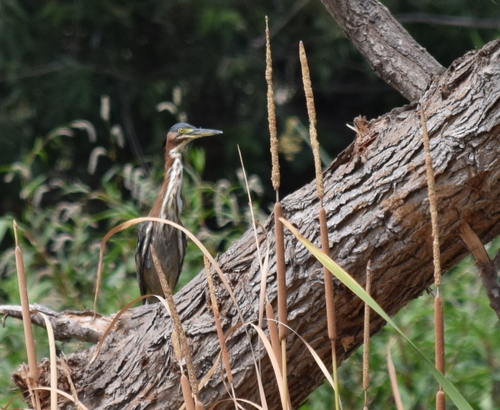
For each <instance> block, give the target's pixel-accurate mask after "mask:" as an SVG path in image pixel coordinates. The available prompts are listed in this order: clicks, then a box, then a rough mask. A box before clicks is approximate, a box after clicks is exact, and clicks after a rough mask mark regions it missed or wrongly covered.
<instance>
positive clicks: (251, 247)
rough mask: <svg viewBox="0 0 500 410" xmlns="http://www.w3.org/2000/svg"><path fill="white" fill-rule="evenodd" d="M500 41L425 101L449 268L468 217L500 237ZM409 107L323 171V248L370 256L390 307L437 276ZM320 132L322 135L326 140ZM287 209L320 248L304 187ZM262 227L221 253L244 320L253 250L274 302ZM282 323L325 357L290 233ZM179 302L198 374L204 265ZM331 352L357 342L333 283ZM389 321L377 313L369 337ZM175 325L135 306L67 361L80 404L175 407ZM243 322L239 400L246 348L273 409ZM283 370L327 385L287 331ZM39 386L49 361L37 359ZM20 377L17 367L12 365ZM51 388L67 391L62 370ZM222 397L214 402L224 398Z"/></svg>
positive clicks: (236, 369)
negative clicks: (100, 339)
mask: <svg viewBox="0 0 500 410" xmlns="http://www.w3.org/2000/svg"><path fill="white" fill-rule="evenodd" d="M499 103H500V41H494V42H492V43H489V44H487V45H486V46H485V47H484V48H483V49H481V50H479V51H476V52H471V53H468V54H466V55H465V56H464V57H462V58H460V59H459V60H457V61H456V62H454V63H453V64H452V66H451V67H450V68H449V69H448V70H447V71H446V72H445V73H443V74H442V75H441V76H439V77H435V78H434V80H433V81H432V82H431V83H430V84H429V88H428V90H427V91H426V92H425V93H424V94H423V95H422V97H421V99H420V104H421V105H422V106H423V109H424V112H425V114H426V116H427V128H428V132H429V136H430V144H431V151H432V158H433V164H434V169H435V174H436V189H437V198H438V212H439V218H440V220H439V222H440V232H441V238H440V240H441V257H442V260H441V263H442V266H443V268H444V269H449V268H450V267H452V266H454V265H455V264H457V263H458V262H459V261H460V260H461V259H462V258H463V257H464V256H465V255H466V253H467V249H466V248H465V247H464V245H463V244H462V242H461V240H460V232H459V227H460V224H461V223H462V222H467V223H468V224H469V225H470V226H471V228H472V229H473V230H474V231H475V232H476V233H477V235H478V236H479V238H481V240H482V241H483V242H488V241H490V240H491V239H493V238H495V237H496V236H498V235H499V234H500V212H499V211H500V205H499V204H500V183H499V179H500V156H499V155H498V151H499V146H500V145H499V133H500V104H499ZM417 108H418V107H417V105H416V104H413V105H409V106H405V107H402V108H398V109H395V110H393V111H391V112H390V113H388V114H386V115H384V116H382V117H380V118H378V119H375V120H373V121H369V122H368V121H364V120H363V119H358V121H356V122H355V124H356V125H357V130H358V135H357V137H356V141H355V142H354V144H353V145H352V146H351V147H349V148H348V149H347V150H346V151H345V152H344V153H343V154H341V156H340V157H339V158H337V160H336V161H334V162H333V163H332V165H331V166H330V167H329V168H328V169H327V170H326V171H325V172H324V177H325V199H324V206H325V209H326V212H327V217H328V231H329V244H330V256H331V257H332V258H333V259H334V260H335V261H336V262H337V263H338V264H339V265H341V266H342V267H343V268H344V269H346V270H347V271H348V272H349V273H350V274H351V275H352V276H354V277H355V278H356V279H357V280H358V281H359V282H360V283H362V284H363V283H364V275H365V268H366V264H367V262H368V261H371V263H372V294H373V296H374V298H375V300H377V301H378V303H379V304H381V305H382V307H383V308H384V309H385V310H386V311H387V312H388V313H389V314H391V315H392V314H394V313H396V312H397V311H398V310H399V309H400V308H401V307H403V306H404V305H405V304H407V303H408V302H409V301H410V300H412V299H414V298H416V297H417V296H419V295H420V294H421V293H422V292H423V291H424V290H425V289H426V288H427V287H428V286H429V285H430V284H431V283H432V278H433V264H432V238H431V224H430V215H429V206H428V200H427V182H426V176H425V165H424V162H425V160H424V157H425V155H424V152H423V144H422V138H421V126H420V119H419V114H418V109H417ZM323 138H325V137H324V136H323ZM282 205H283V211H284V216H285V218H287V219H288V220H289V221H290V222H291V223H293V224H294V225H295V226H297V227H298V229H299V230H300V232H301V233H302V234H303V235H304V236H306V237H307V238H308V239H310V240H311V241H313V242H314V243H315V244H316V245H317V246H319V245H320V238H319V227H318V221H317V216H316V215H318V201H317V196H316V192H315V185H314V184H313V183H310V184H308V185H306V186H305V187H303V188H302V189H300V190H298V191H297V192H295V193H293V194H292V195H289V196H288V197H286V198H285V199H284V200H283V201H282ZM264 229H265V231H264V230H263V229H261V228H259V229H258V232H257V236H258V244H256V243H255V240H254V234H253V233H252V232H251V231H248V232H247V233H246V234H245V235H243V237H242V238H241V239H239V240H238V241H236V242H235V243H234V244H233V245H232V246H231V247H230V249H229V250H228V251H227V252H226V253H224V254H223V255H221V257H220V258H218V263H219V265H220V267H221V269H222V271H223V272H224V274H225V275H226V278H227V280H228V281H229V283H230V284H231V286H232V287H233V290H234V294H235V296H236V299H237V302H238V305H239V308H240V309H241V312H242V314H243V317H244V320H245V321H246V322H255V321H256V320H257V318H258V306H259V303H258V300H259V290H260V278H261V271H260V264H259V261H258V257H257V246H260V249H261V252H262V254H263V255H265V254H266V252H267V251H269V267H268V271H269V273H270V274H269V276H268V278H267V289H268V294H267V295H268V299H269V300H270V301H271V303H272V304H273V306H275V305H276V278H275V275H274V273H275V255H274V234H273V224H272V217H271V218H270V219H269V220H268V221H267V223H266V224H265V226H264ZM285 252H286V255H285V258H286V264H287V271H286V275H287V286H288V292H289V293H288V312H289V325H290V326H291V327H292V328H293V329H294V330H295V331H296V332H297V333H298V334H300V335H301V336H302V337H304V338H305V339H306V340H307V341H308V342H309V343H310V344H311V346H312V347H313V348H314V349H315V350H316V351H317V353H318V354H319V355H320V357H321V358H322V359H323V360H324V361H325V363H328V362H329V356H330V351H329V349H330V345H329V343H328V336H327V331H326V316H325V300H324V290H323V289H324V288H323V274H322V267H321V266H320V265H319V263H318V262H317V261H316V260H315V259H314V258H313V257H312V256H311V255H310V254H309V253H308V252H307V251H306V250H305V248H304V247H303V246H302V245H301V244H300V243H298V242H297V240H296V239H295V237H294V236H293V235H291V234H290V232H286V233H285ZM216 290H217V291H216V294H217V297H218V301H219V309H220V312H221V321H222V325H223V328H224V331H228V330H229V329H230V328H232V327H233V326H235V325H236V324H237V323H239V319H238V317H237V314H236V309H235V306H234V305H233V303H232V301H231V300H230V298H229V296H228V293H227V291H226V290H225V289H224V288H223V287H222V286H221V284H220V283H216ZM175 300H176V303H177V306H178V309H179V313H180V316H181V319H182V323H183V325H184V329H185V331H186V334H187V337H188V339H189V344H190V346H191V351H192V355H193V359H194V363H195V367H196V372H197V374H196V376H197V378H198V380H201V379H202V378H203V376H204V375H206V374H207V372H208V371H209V369H210V368H211V367H212V366H213V364H214V363H215V361H216V358H217V356H218V355H219V353H220V343H219V340H218V338H217V333H216V329H215V325H214V320H213V315H212V310H211V308H210V306H209V302H208V301H209V295H208V290H207V283H206V277H205V274H204V273H203V272H202V273H200V274H199V275H198V276H197V277H196V278H195V279H194V280H193V281H191V282H190V283H189V284H188V285H186V286H185V287H184V288H183V289H182V290H181V291H180V292H179V293H178V294H177V295H176V296H175ZM336 310H337V317H338V324H337V328H338V329H337V333H338V341H337V354H338V356H339V360H340V361H342V360H345V359H346V358H347V357H348V356H349V355H350V354H352V353H353V352H354V351H355V350H356V349H357V347H358V346H359V345H360V344H361V343H362V327H363V304H362V302H361V301H360V300H359V299H358V298H357V297H355V296H353V294H352V293H351V292H350V291H348V290H346V289H345V288H344V287H343V286H340V285H338V284H337V300H336ZM383 325H384V323H383V321H382V320H381V319H380V318H379V317H373V319H372V323H371V332H372V334H374V333H376V332H378V331H379V330H380V329H381V328H382V326H383ZM171 333H172V321H171V320H170V318H169V317H168V315H167V313H166V312H165V309H164V308H163V307H162V306H161V305H159V304H157V305H152V306H151V305H149V306H142V307H138V308H134V309H131V310H130V311H129V312H127V313H126V314H125V315H124V316H123V317H122V318H121V319H120V321H119V324H118V326H117V327H116V329H115V330H114V331H113V332H112V333H111V334H110V335H109V336H108V337H107V339H106V341H105V343H104V347H103V349H102V351H101V352H100V354H99V356H98V357H97V359H96V360H95V361H94V362H92V363H89V362H90V358H91V356H92V354H93V352H94V349H95V348H91V349H88V350H85V351H81V352H77V353H74V354H71V355H70V356H68V357H67V363H68V366H69V369H70V373H71V378H72V381H73V383H74V384H75V387H76V391H77V393H78V397H79V398H80V400H81V401H82V402H83V403H84V404H85V405H87V406H88V407H89V408H92V409H142V408H148V409H166V408H169V409H175V408H180V407H181V405H182V404H183V398H182V394H181V391H180V387H179V386H180V381H179V379H180V371H179V367H178V365H177V363H176V360H175V358H174V355H173V349H172V344H171V339H170V335H171ZM249 334H250V338H248V337H247V334H246V333H245V331H244V327H242V328H240V329H237V330H236V331H234V333H232V334H231V335H230V336H229V337H228V339H227V346H228V352H229V357H230V363H231V369H232V374H233V377H234V388H235V393H236V396H237V397H239V398H244V399H248V400H253V401H256V402H259V393H258V388H257V379H256V375H255V368H254V357H253V354H252V352H256V353H257V355H258V357H262V358H263V361H262V375H263V383H264V390H265V392H266V396H267V400H268V405H269V407H270V408H278V407H279V405H280V404H279V403H280V398H279V394H278V390H277V383H276V380H275V378H274V375H273V372H272V369H271V366H270V362H269V360H267V359H266V355H265V353H264V352H263V351H262V350H261V351H258V350H257V349H258V344H257V336H256V333H255V332H254V331H252V330H251V329H249ZM287 342H288V343H287V346H288V358H289V362H288V375H289V391H290V397H291V402H292V405H293V406H294V407H296V406H297V405H298V403H300V402H301V401H302V400H303V399H304V398H305V397H307V395H308V394H309V393H310V392H311V391H312V390H313V389H314V388H315V387H317V386H318V385H319V384H321V382H322V379H323V377H322V374H321V372H320V370H319V368H318V366H317V365H316V364H314V362H313V361H312V360H311V359H310V356H309V353H308V352H307V350H306V348H305V347H304V346H303V345H302V343H301V342H299V341H298V339H297V337H296V336H294V334H290V335H289V336H288V340H287ZM40 371H41V376H40V383H41V384H43V385H47V384H48V383H47V380H48V377H49V376H48V364H47V362H42V363H41V364H40ZM16 382H17V383H18V385H19V386H21V387H25V386H26V383H25V382H26V374H25V373H24V372H19V373H18V374H17V375H16ZM60 387H61V388H64V389H65V390H66V391H69V388H68V382H67V380H66V378H65V376H63V375H62V373H61V375H60ZM228 397H229V396H228V393H227V391H226V388H225V386H224V383H223V381H222V378H221V375H220V372H219V371H217V372H215V373H214V374H213V376H212V377H211V378H210V380H209V381H208V383H207V384H206V385H205V386H204V387H203V388H202V389H201V391H200V398H201V400H202V402H203V403H204V405H205V407H208V406H209V405H212V404H214V403H215V402H217V401H219V400H222V399H225V398H228ZM229 406H233V405H232V404H231V403H228V404H222V405H220V407H218V408H228V407H229Z"/></svg>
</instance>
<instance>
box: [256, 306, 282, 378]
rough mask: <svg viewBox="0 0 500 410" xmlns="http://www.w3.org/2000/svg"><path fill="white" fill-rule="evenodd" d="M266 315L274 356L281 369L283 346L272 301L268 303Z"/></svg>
mask: <svg viewBox="0 0 500 410" xmlns="http://www.w3.org/2000/svg"><path fill="white" fill-rule="evenodd" d="M266 317H267V327H268V329H269V339H271V346H272V347H273V351H274V356H275V357H276V360H278V365H279V367H280V369H282V368H283V366H282V364H281V347H280V338H279V335H278V327H277V326H276V319H275V317H274V309H273V305H271V302H269V301H267V303H266ZM261 327H262V326H261Z"/></svg>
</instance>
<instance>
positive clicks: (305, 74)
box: [299, 41, 324, 200]
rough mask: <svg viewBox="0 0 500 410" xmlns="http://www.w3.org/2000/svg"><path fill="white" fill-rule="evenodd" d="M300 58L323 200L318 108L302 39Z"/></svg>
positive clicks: (318, 182)
mask: <svg viewBox="0 0 500 410" xmlns="http://www.w3.org/2000/svg"><path fill="white" fill-rule="evenodd" d="M299 58H300V65H301V67H302V82H303V83H304V93H305V95H306V104H307V114H308V115H309V136H310V138H311V147H312V150H313V155H314V169H315V171H316V190H317V191H318V197H319V198H320V199H321V200H322V199H323V196H324V187H323V174H322V172H321V157H320V153H319V142H318V133H317V131H316V109H315V108H314V94H313V91H312V86H311V76H310V74H309V66H308V64H307V56H306V50H305V48H304V43H302V41H301V42H300V43H299Z"/></svg>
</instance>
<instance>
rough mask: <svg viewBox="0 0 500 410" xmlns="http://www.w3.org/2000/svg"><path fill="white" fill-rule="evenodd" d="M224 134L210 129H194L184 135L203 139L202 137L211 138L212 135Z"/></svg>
mask: <svg viewBox="0 0 500 410" xmlns="http://www.w3.org/2000/svg"><path fill="white" fill-rule="evenodd" d="M219 134H222V131H219V130H211V129H208V128H193V129H192V130H191V131H190V132H189V133H187V134H184V135H189V136H190V137H191V138H193V139H195V138H202V137H210V136H211V135H219Z"/></svg>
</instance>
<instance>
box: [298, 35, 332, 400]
mask: <svg viewBox="0 0 500 410" xmlns="http://www.w3.org/2000/svg"><path fill="white" fill-rule="evenodd" d="M299 59H300V65H301V68H302V82H303V83H304V94H305V97H306V106H307V114H308V116H309V136H310V139H311V148H312V151H313V156H314V169H315V173H316V192H317V195H318V199H319V208H320V209H319V227H320V236H321V249H322V251H323V252H324V253H325V254H326V255H329V254H330V245H329V243H328V225H327V217H326V211H325V208H324V206H323V199H324V196H325V189H324V184H323V172H322V168H321V156H320V150H319V142H318V133H317V130H316V122H317V121H316V109H315V106H314V94H313V90H312V85H311V76H310V73H309V65H308V63H307V56H306V50H305V48H304V44H303V43H302V41H301V42H300V43H299ZM323 278H324V282H325V299H326V320H327V325H328V338H329V340H330V348H331V352H332V370H333V382H334V390H335V407H336V408H337V409H339V408H340V396H339V382H338V373H337V351H336V340H337V323H336V313H335V289H334V287H333V277H332V274H331V272H330V271H329V270H328V269H327V268H326V267H323Z"/></svg>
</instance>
